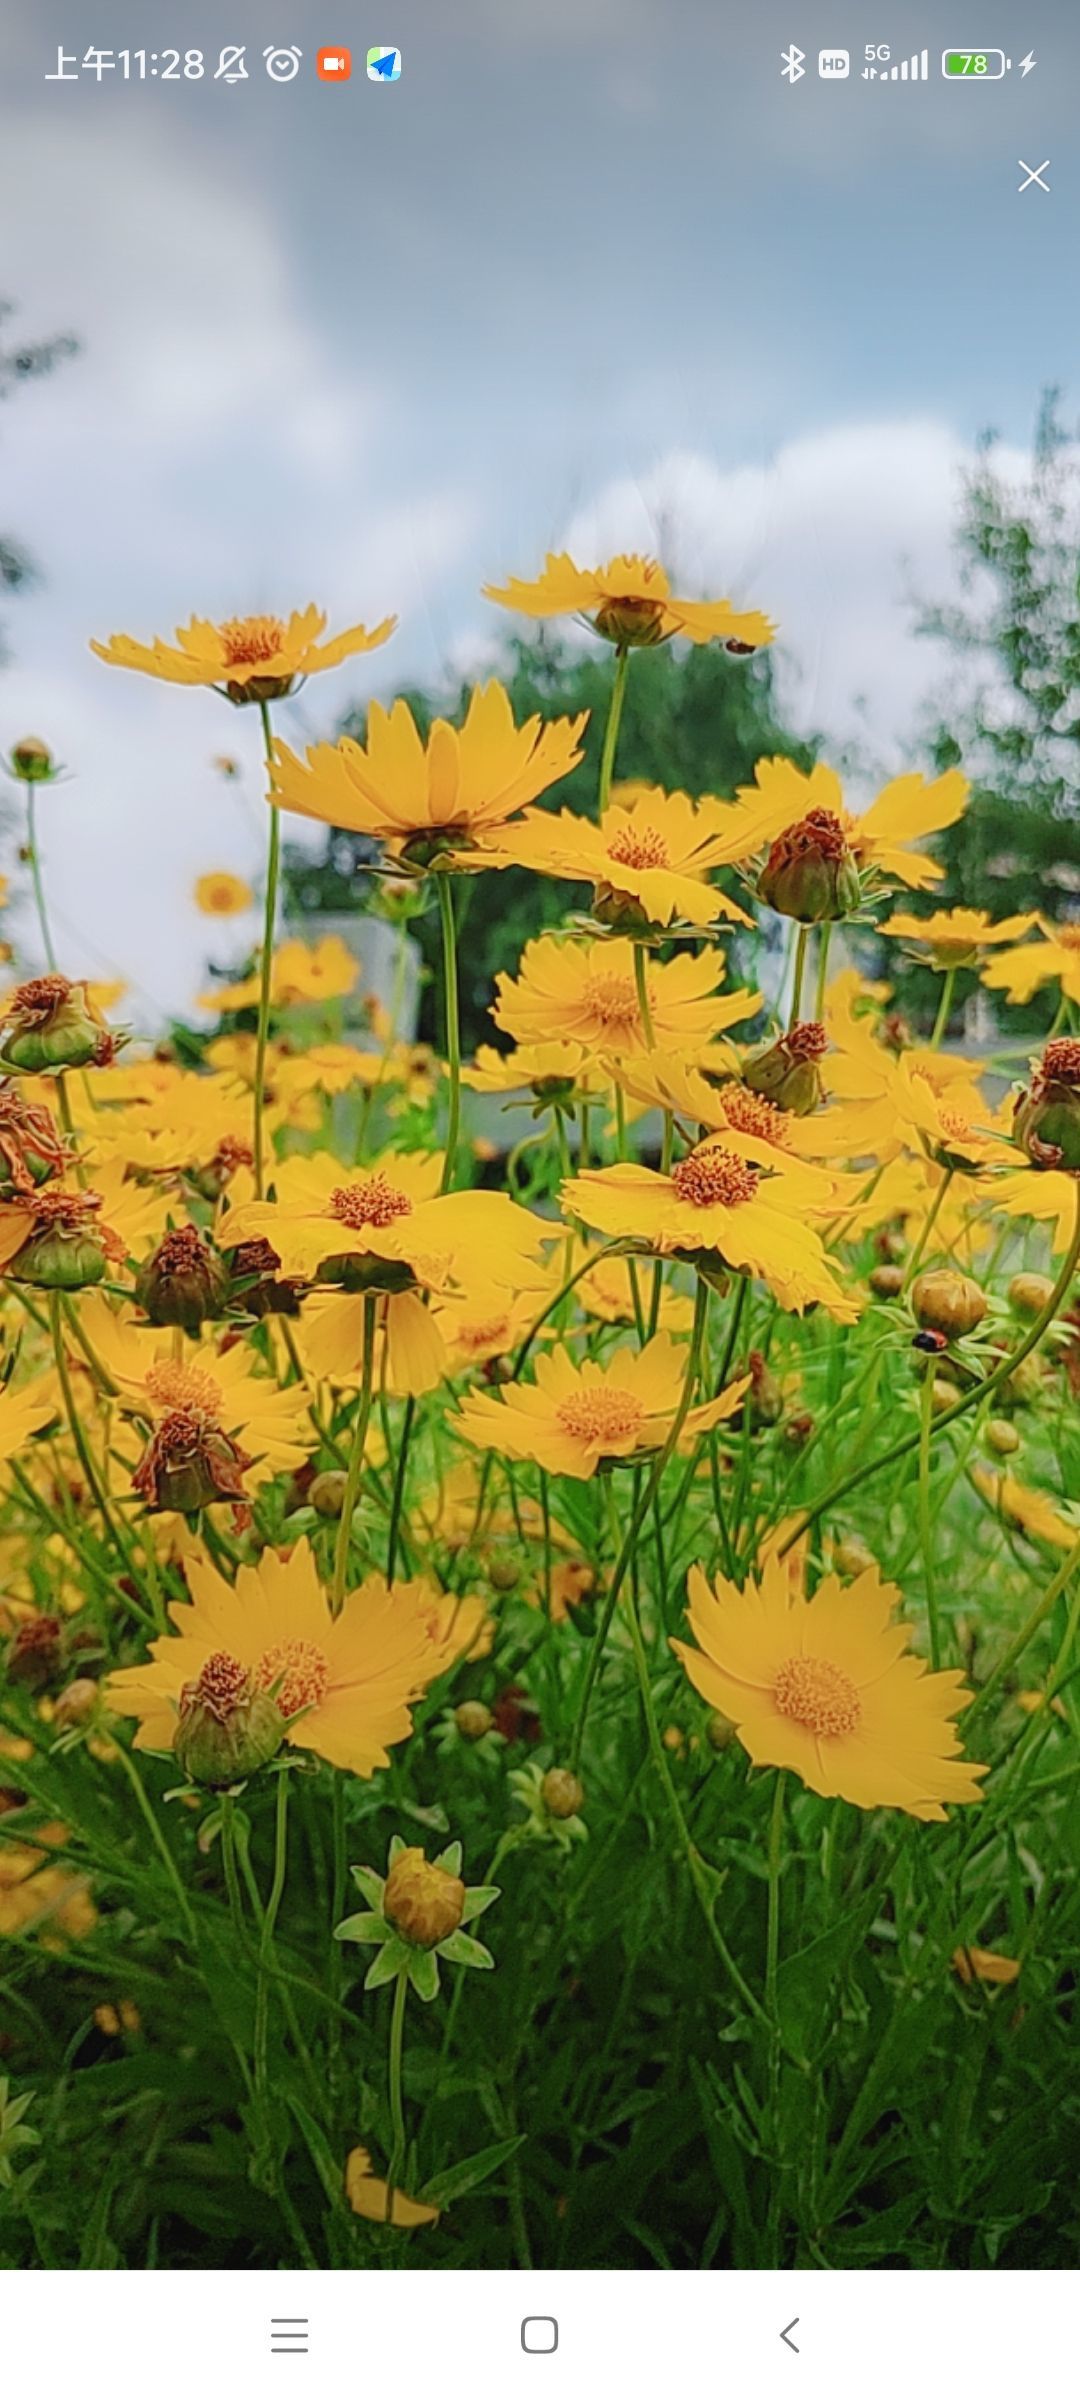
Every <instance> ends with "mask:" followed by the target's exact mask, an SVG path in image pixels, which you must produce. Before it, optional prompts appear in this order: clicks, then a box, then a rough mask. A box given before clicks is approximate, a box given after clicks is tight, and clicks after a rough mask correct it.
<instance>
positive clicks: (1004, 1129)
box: [889, 1052, 1015, 1175]
mask: <svg viewBox="0 0 1080 2400" xmlns="http://www.w3.org/2000/svg"><path fill="white" fill-rule="evenodd" d="M935 1057H936V1053H933V1052H924V1053H922V1054H921V1057H917V1056H916V1055H915V1054H906V1055H905V1056H904V1057H902V1058H899V1059H897V1060H896V1062H895V1066H894V1069H893V1072H892V1074H891V1076H890V1079H889V1098H890V1103H891V1106H892V1108H893V1110H894V1112H895V1117H896V1127H897V1134H898V1136H903V1137H904V1138H905V1139H906V1142H907V1145H908V1147H909V1148H911V1147H913V1146H914V1145H915V1144H916V1143H917V1144H918V1146H919V1148H921V1149H922V1150H923V1152H924V1153H925V1155H926V1157H927V1158H929V1159H931V1160H932V1161H933V1163H934V1165H935V1166H938V1167H947V1168H948V1169H950V1171H951V1172H952V1173H953V1174H960V1175H977V1174H978V1173H979V1172H980V1170H982V1169H984V1168H986V1167H990V1166H1005V1165H1007V1164H1008V1163H1010V1159H1011V1157H1012V1156H1015V1153H1014V1152H1010V1145H1009V1141H1008V1104H1007V1103H1005V1104H1004V1105H1003V1106H1002V1107H1001V1108H1000V1109H999V1110H998V1111H997V1112H996V1122H995V1111H994V1110H993V1109H992V1108H991V1107H990V1105H989V1103H988V1102H987V1101H986V1100H985V1099H984V1097H983V1094H982V1092H981V1091H980V1090H979V1087H978V1084H977V1083H974V1082H972V1081H971V1080H970V1079H967V1078H962V1077H957V1076H949V1077H948V1078H947V1080H945V1081H944V1082H942V1081H941V1080H940V1079H939V1077H938V1074H937V1072H936V1070H935V1065H934V1060H935Z"/></svg>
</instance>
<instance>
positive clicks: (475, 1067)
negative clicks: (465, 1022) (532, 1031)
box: [461, 1041, 611, 1115]
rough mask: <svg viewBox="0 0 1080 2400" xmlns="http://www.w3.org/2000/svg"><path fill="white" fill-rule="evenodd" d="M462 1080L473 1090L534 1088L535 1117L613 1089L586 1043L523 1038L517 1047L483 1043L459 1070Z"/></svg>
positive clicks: (525, 1089) (489, 1090) (532, 1089)
mask: <svg viewBox="0 0 1080 2400" xmlns="http://www.w3.org/2000/svg"><path fill="white" fill-rule="evenodd" d="M461 1080H462V1083H464V1084H466V1085H467V1086H468V1088H469V1090H470V1091H473V1092H491V1093H496V1092H498V1093H501V1092H520V1091H530V1092H531V1093H532V1096H533V1099H534V1101H535V1102H536V1108H535V1109H534V1112H533V1113H534V1115H535V1114H538V1113H539V1112H540V1111H541V1110H542V1109H544V1108H557V1107H565V1108H574V1107H576V1106H578V1104H579V1103H580V1102H581V1101H582V1100H594V1099H598V1098H599V1097H601V1095H602V1094H604V1093H605V1092H609V1091H610V1089H611V1077H610V1074H607V1073H605V1071H604V1069H603V1067H598V1066H597V1065H596V1063H595V1060H594V1059H592V1058H591V1057H590V1054H589V1051H588V1050H587V1049H586V1047H585V1044H584V1042H576V1041H547V1042H545V1041H541V1042H521V1043H518V1044H517V1045H516V1046H515V1048H514V1049H513V1050H495V1049H493V1047H492V1045H491V1043H490V1042H481V1043H480V1045H479V1048H478V1049H477V1052H476V1056H475V1058H474V1059H473V1061H472V1064H471V1065H467V1066H463V1067H462V1070H461Z"/></svg>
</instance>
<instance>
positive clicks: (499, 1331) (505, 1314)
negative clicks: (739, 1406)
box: [0, 1283, 558, 1426]
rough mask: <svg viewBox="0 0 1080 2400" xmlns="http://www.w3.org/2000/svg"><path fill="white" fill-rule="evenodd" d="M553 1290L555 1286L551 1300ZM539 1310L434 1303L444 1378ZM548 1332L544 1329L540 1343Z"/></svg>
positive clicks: (537, 1300)
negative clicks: (444, 1365)
mask: <svg viewBox="0 0 1080 2400" xmlns="http://www.w3.org/2000/svg"><path fill="white" fill-rule="evenodd" d="M557 1289H558V1285H557V1283H556V1284H555V1285H554V1286H553V1289H552V1298H554V1294H555V1290H557ZM542 1307H543V1294H542V1293H537V1292H535V1291H530V1292H510V1291H507V1290H505V1289H503V1290H501V1291H500V1290H499V1289H497V1288H496V1287H493V1286H488V1287H486V1288H485V1287H484V1286H482V1285H480V1284H477V1285H476V1286H475V1287H474V1288H473V1289H471V1290H470V1292H469V1294H468V1296H467V1298H458V1297H456V1296H455V1297H454V1298H453V1299H447V1300H440V1301H438V1302H437V1303H436V1305H435V1307H434V1309H433V1310H432V1315H433V1317H434V1321H435V1324H436V1326H437V1327H438V1330H439V1332H440V1334H441V1335H442V1339H443V1341H444V1343H445V1345H446V1372H447V1374H449V1375H467V1374H469V1373H471V1372H472V1371H473V1370H474V1369H475V1368H477V1367H483V1366H485V1365H486V1364H487V1363H488V1362H489V1360H491V1359H496V1358H507V1357H510V1356H512V1355H513V1352H514V1351H515V1350H516V1349H517V1346H518V1344H519V1342H521V1341H523V1340H524V1338H525V1335H526V1334H527V1333H528V1331H529V1329H530V1327H531V1326H532V1325H534V1324H535V1323H536V1319H537V1317H538V1315H539V1313H540V1310H541V1308H542ZM548 1332H549V1328H547V1327H545V1328H544V1329H543V1333H542V1334H541V1339H543V1338H544V1334H545V1333H548ZM0 1426H2V1418H0Z"/></svg>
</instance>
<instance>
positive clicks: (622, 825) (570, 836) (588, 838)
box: [500, 783, 750, 932]
mask: <svg viewBox="0 0 1080 2400" xmlns="http://www.w3.org/2000/svg"><path fill="white" fill-rule="evenodd" d="M735 814H736V812H735V811H734V810H733V809H732V808H731V806H730V805H729V804H728V803H727V802H725V801H722V800H713V799H711V798H706V799H703V800H691V799H689V798H688V797H687V794H686V793H685V792H665V791H663V790H661V788H660V786H659V785H658V784H646V783H634V784H629V783H627V784H621V785H619V786H617V788H616V790H615V791H614V792H613V794H612V798H611V801H610V803H609V805H608V807H607V808H606V809H605V810H604V813H603V815H602V817H601V819H600V822H599V824H598V825H597V824H595V823H594V822H593V820H592V819H591V818H590V817H579V816H575V815H574V814H573V813H572V811H571V810H570V809H565V808H564V809H562V810H561V811H560V812H559V814H558V815H557V816H556V815H555V814H554V813H553V812H551V811H549V810H547V809H532V810H530V812H529V814H528V815H527V816H525V817H523V818H522V820H521V822H520V824H518V825H511V826H508V827H507V830H506V833H505V835H504V836H503V837H502V840H501V842H500V856H501V857H502V858H505V859H506V860H507V861H508V862H509V863H510V864H512V865H514V866H520V867H532V868H534V869H536V870H537V871H538V872H539V873H540V874H542V875H556V876H559V877H560V878H563V879H565V880H569V881H572V882H581V883H591V884H592V886H593V897H592V914H593V916H594V917H597V918H599V919H600V920H601V922H602V923H604V924H607V925H613V926H616V927H618V928H619V929H620V930H622V931H626V932H629V931H630V930H631V929H641V930H653V929H657V930H662V929H666V928H667V927H669V926H670V925H671V924H672V923H673V922H676V921H681V922H682V923H684V924H686V925H693V926H695V927H701V926H705V925H715V923H716V921H717V919H718V918H719V917H726V918H728V919H730V920H731V921H733V922H736V923H738V924H740V925H748V924H749V922H750V919H749V918H748V917H747V915H746V913H745V911H744V910H743V909H741V908H739V907H738V906H737V904H736V902H735V901H734V900H731V899H729V898H728V895H727V893H726V892H723V891H720V890H719V889H718V887H717V886H716V884H715V883H711V882H710V881H709V880H708V878H709V876H710V875H711V873H712V871H713V869H714V867H717V866H721V865H724V864H725V863H726V862H727V861H728V859H729V858H730V855H731V851H730V841H731V834H730V828H731V820H732V818H733V816H734V815H735Z"/></svg>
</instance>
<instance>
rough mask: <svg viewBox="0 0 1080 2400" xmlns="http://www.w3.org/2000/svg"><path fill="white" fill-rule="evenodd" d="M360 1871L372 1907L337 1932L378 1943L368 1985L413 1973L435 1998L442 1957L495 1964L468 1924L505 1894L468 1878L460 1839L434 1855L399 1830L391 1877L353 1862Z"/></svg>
mask: <svg viewBox="0 0 1080 2400" xmlns="http://www.w3.org/2000/svg"><path fill="white" fill-rule="evenodd" d="M352 1878H353V1882H354V1883H355V1884H356V1885H357V1886H358V1888H359V1890H360V1891H361V1893H362V1894H363V1897H364V1899H365V1900H366V1901H368V1903H369V1906H368V1908H366V1909H361V1910H360V1911H359V1913H358V1914H357V1915H356V1916H352V1917H345V1918H343V1920H342V1922H341V1924H340V1925H335V1927H334V1939H335V1941H338V1942H364V1943H371V1944H373V1945H374V1947H375V1957H374V1958H373V1960H372V1962H371V1965H370V1967H369V1968H368V1971H367V1975H366V1977H365V1979H364V1990H365V1991H366V1992H372V1991H376V1990H377V1989H378V1987H379V1985H380V1984H383V1983H392V1982H393V1981H394V1978H395V1977H396V1976H398V1975H407V1976H408V1978H409V1982H410V1983H411V1985H412V1987H413V1990H414V1992H415V1993H416V1996H417V1999H418V2000H434V1999H435V1997H436V1994H437V1992H438V1989H439V1960H440V1959H445V1960H446V1962H447V1965H448V1966H455V1967H486V1968H491V1967H493V1966H494V1964H495V1961H494V1959H493V1958H492V1955H491V1952H490V1950H487V1949H485V1947H484V1944H483V1942H478V1941H476V1940H474V1938H473V1936H472V1935H471V1934H468V1933H466V1932H465V1931H464V1930H463V1928H464V1927H465V1926H466V1925H471V1924H473V1923H474V1921H475V1919H476V1918H477V1917H480V1916H482V1915H483V1913H484V1910H485V1909H488V1908H490V1907H491V1904H492V1901H493V1900H497V1899H498V1897H499V1892H498V1886H497V1885H496V1884H492V1883H489V1884H473V1885H472V1886H471V1887H470V1886H468V1885H466V1884H465V1883H464V1882H463V1881H462V1876H461V1843H460V1842H451V1843H450V1844H449V1846H448V1847H447V1849H445V1850H442V1851H440V1853H439V1856H438V1858H433V1859H429V1858H425V1856H424V1853H423V1851H422V1850H420V1849H417V1848H415V1847H410V1846H409V1845H407V1844H406V1843H405V1842H403V1841H402V1840H401V1837H400V1835H399V1834H395V1835H394V1837H393V1840H392V1841H391V1844H390V1850H389V1855H388V1858H387V1872H386V1875H385V1877H384V1876H382V1875H377V1874H376V1873H375V1870H374V1868H373V1867H353V1869H352Z"/></svg>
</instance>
